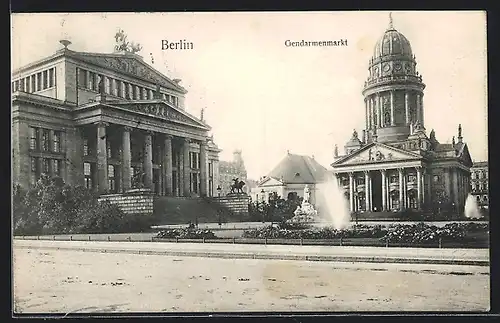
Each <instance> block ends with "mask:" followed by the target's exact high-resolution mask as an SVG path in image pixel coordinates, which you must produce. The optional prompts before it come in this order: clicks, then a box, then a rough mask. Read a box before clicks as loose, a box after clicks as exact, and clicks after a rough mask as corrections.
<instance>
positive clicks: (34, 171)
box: [30, 157, 39, 185]
mask: <svg viewBox="0 0 500 323" xmlns="http://www.w3.org/2000/svg"><path fill="white" fill-rule="evenodd" d="M38 176H39V170H38V158H36V157H31V173H30V182H31V185H35V184H36V181H37V179H38Z"/></svg>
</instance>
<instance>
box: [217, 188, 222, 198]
mask: <svg viewBox="0 0 500 323" xmlns="http://www.w3.org/2000/svg"><path fill="white" fill-rule="evenodd" d="M221 190H222V188H221V187H220V185H217V196H218V197H219V198H220V191H221Z"/></svg>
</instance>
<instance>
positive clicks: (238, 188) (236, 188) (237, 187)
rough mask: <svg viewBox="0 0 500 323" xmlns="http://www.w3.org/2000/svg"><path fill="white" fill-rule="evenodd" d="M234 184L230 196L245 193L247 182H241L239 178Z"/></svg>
mask: <svg viewBox="0 0 500 323" xmlns="http://www.w3.org/2000/svg"><path fill="white" fill-rule="evenodd" d="M233 182H234V183H233V184H232V185H231V191H230V192H229V194H234V193H236V194H240V193H244V192H243V186H245V182H243V181H240V179H239V178H235V179H233Z"/></svg>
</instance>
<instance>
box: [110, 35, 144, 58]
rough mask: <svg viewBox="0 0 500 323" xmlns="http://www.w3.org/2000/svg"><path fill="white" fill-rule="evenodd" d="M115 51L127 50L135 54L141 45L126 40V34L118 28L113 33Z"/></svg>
mask: <svg viewBox="0 0 500 323" xmlns="http://www.w3.org/2000/svg"><path fill="white" fill-rule="evenodd" d="M115 42H116V45H115V51H118V52H129V53H132V54H135V53H137V52H140V51H141V50H142V45H141V44H139V43H134V42H129V41H127V35H126V34H125V32H124V31H123V29H119V30H118V31H117V32H116V34H115Z"/></svg>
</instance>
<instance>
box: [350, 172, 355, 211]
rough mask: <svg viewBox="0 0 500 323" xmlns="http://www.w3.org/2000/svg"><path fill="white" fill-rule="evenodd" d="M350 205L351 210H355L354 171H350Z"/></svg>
mask: <svg viewBox="0 0 500 323" xmlns="http://www.w3.org/2000/svg"><path fill="white" fill-rule="evenodd" d="M349 206H350V210H351V212H354V211H355V209H354V173H349Z"/></svg>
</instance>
